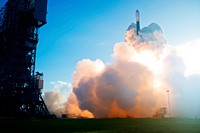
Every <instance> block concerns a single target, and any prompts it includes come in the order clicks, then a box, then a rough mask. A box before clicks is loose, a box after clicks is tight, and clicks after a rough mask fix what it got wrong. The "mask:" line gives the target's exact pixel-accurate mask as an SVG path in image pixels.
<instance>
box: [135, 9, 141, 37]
mask: <svg viewBox="0 0 200 133" xmlns="http://www.w3.org/2000/svg"><path fill="white" fill-rule="evenodd" d="M135 18H136V33H137V35H139V32H140V13H139V10H136V12H135Z"/></svg>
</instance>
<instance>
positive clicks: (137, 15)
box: [135, 10, 140, 21]
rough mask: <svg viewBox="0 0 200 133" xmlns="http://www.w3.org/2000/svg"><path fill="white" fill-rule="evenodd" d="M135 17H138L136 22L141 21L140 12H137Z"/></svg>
mask: <svg viewBox="0 0 200 133" xmlns="http://www.w3.org/2000/svg"><path fill="white" fill-rule="evenodd" d="M135 17H136V21H139V19H140V13H139V10H136V12H135Z"/></svg>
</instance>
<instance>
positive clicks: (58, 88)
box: [44, 81, 72, 117]
mask: <svg viewBox="0 0 200 133" xmlns="http://www.w3.org/2000/svg"><path fill="white" fill-rule="evenodd" d="M51 84H52V85H53V88H52V89H51V91H47V92H45V94H44V102H45V103H46V105H47V108H48V109H49V111H50V112H51V113H53V114H55V115H56V116H57V117H60V116H61V113H63V112H66V110H65V106H66V102H67V98H68V97H69V95H70V94H71V93H72V85H71V84H70V83H67V82H63V81H57V82H51Z"/></svg>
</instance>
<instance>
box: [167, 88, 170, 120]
mask: <svg viewBox="0 0 200 133" xmlns="http://www.w3.org/2000/svg"><path fill="white" fill-rule="evenodd" d="M167 95H168V107H169V117H171V113H170V112H171V110H170V97H169V90H167Z"/></svg>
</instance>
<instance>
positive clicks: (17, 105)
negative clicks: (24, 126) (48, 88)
mask: <svg viewBox="0 0 200 133" xmlns="http://www.w3.org/2000/svg"><path fill="white" fill-rule="evenodd" d="M46 14H47V0H8V1H7V3H6V4H5V6H4V7H3V9H2V10H1V12H0V117H23V116H24V117H50V113H49V111H48V109H47V107H46V105H45V103H44V101H43V98H42V95H41V94H42V91H41V90H42V88H43V79H42V77H43V74H42V73H39V72H35V62H36V48H37V44H38V29H39V28H40V27H42V26H43V25H45V24H46Z"/></svg>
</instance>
